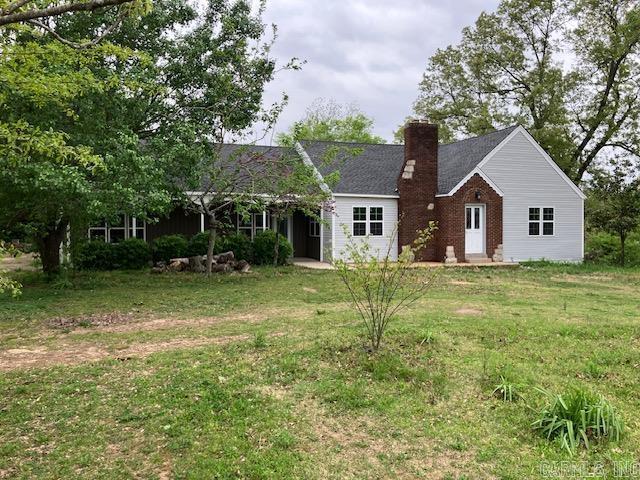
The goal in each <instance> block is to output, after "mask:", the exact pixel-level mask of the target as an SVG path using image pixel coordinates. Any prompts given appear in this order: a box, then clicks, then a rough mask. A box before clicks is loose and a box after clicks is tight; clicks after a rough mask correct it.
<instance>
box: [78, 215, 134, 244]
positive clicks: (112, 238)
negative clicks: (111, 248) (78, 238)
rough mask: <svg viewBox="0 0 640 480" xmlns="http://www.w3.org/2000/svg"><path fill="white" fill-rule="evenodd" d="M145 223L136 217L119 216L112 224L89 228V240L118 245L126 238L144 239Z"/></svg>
mask: <svg viewBox="0 0 640 480" xmlns="http://www.w3.org/2000/svg"><path fill="white" fill-rule="evenodd" d="M145 230H146V223H145V222H144V221H142V220H138V219H137V218H136V217H130V216H129V215H121V216H120V217H119V218H118V219H117V220H115V221H114V222H106V221H104V222H100V223H97V224H95V225H91V226H90V227H89V231H88V236H89V238H90V239H91V240H102V241H104V242H107V243H118V242H121V241H122V240H126V239H127V238H139V239H141V240H144V239H145V237H146V236H145Z"/></svg>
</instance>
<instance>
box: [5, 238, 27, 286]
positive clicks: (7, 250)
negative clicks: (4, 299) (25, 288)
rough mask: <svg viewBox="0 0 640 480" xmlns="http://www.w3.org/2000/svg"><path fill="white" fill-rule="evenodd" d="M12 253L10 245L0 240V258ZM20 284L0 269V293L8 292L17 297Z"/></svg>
mask: <svg viewBox="0 0 640 480" xmlns="http://www.w3.org/2000/svg"><path fill="white" fill-rule="evenodd" d="M11 253H13V248H12V247H11V246H5V243H4V241H2V240H0V259H2V257H4V256H5V255H8V254H11ZM21 288H22V285H20V283H18V282H16V281H14V280H12V279H10V278H8V277H6V276H5V275H4V274H3V272H2V270H0V295H2V294H4V293H6V292H8V293H9V294H10V295H11V296H13V297H17V296H18V295H20V293H21Z"/></svg>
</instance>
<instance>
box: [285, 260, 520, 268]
mask: <svg viewBox="0 0 640 480" xmlns="http://www.w3.org/2000/svg"><path fill="white" fill-rule="evenodd" d="M293 264H294V265H295V266H297V267H303V268H310V269H313V270H333V267H332V266H331V265H330V264H329V263H324V262H320V261H319V260H316V259H314V258H304V257H296V258H294V259H293ZM518 265H519V264H518V263H513V262H487V263H448V264H445V263H443V262H415V263H414V264H413V265H412V267H414V268H433V267H446V268H473V267H480V268H484V267H494V268H495V267H517V266H518Z"/></svg>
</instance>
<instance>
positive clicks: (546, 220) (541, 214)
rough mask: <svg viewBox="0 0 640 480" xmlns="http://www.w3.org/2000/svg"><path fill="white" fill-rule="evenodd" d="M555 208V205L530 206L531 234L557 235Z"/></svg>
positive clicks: (533, 235)
mask: <svg viewBox="0 0 640 480" xmlns="http://www.w3.org/2000/svg"><path fill="white" fill-rule="evenodd" d="M555 229H556V228H555V209H554V208H553V207H529V236H532V237H535V236H540V235H542V236H546V237H550V236H553V235H555Z"/></svg>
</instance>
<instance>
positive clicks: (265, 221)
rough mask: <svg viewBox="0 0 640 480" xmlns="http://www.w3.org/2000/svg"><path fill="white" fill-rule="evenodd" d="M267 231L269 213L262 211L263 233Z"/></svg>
mask: <svg viewBox="0 0 640 480" xmlns="http://www.w3.org/2000/svg"><path fill="white" fill-rule="evenodd" d="M266 229H267V211H266V210H262V231H263V232H264V231H265V230H266Z"/></svg>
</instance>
